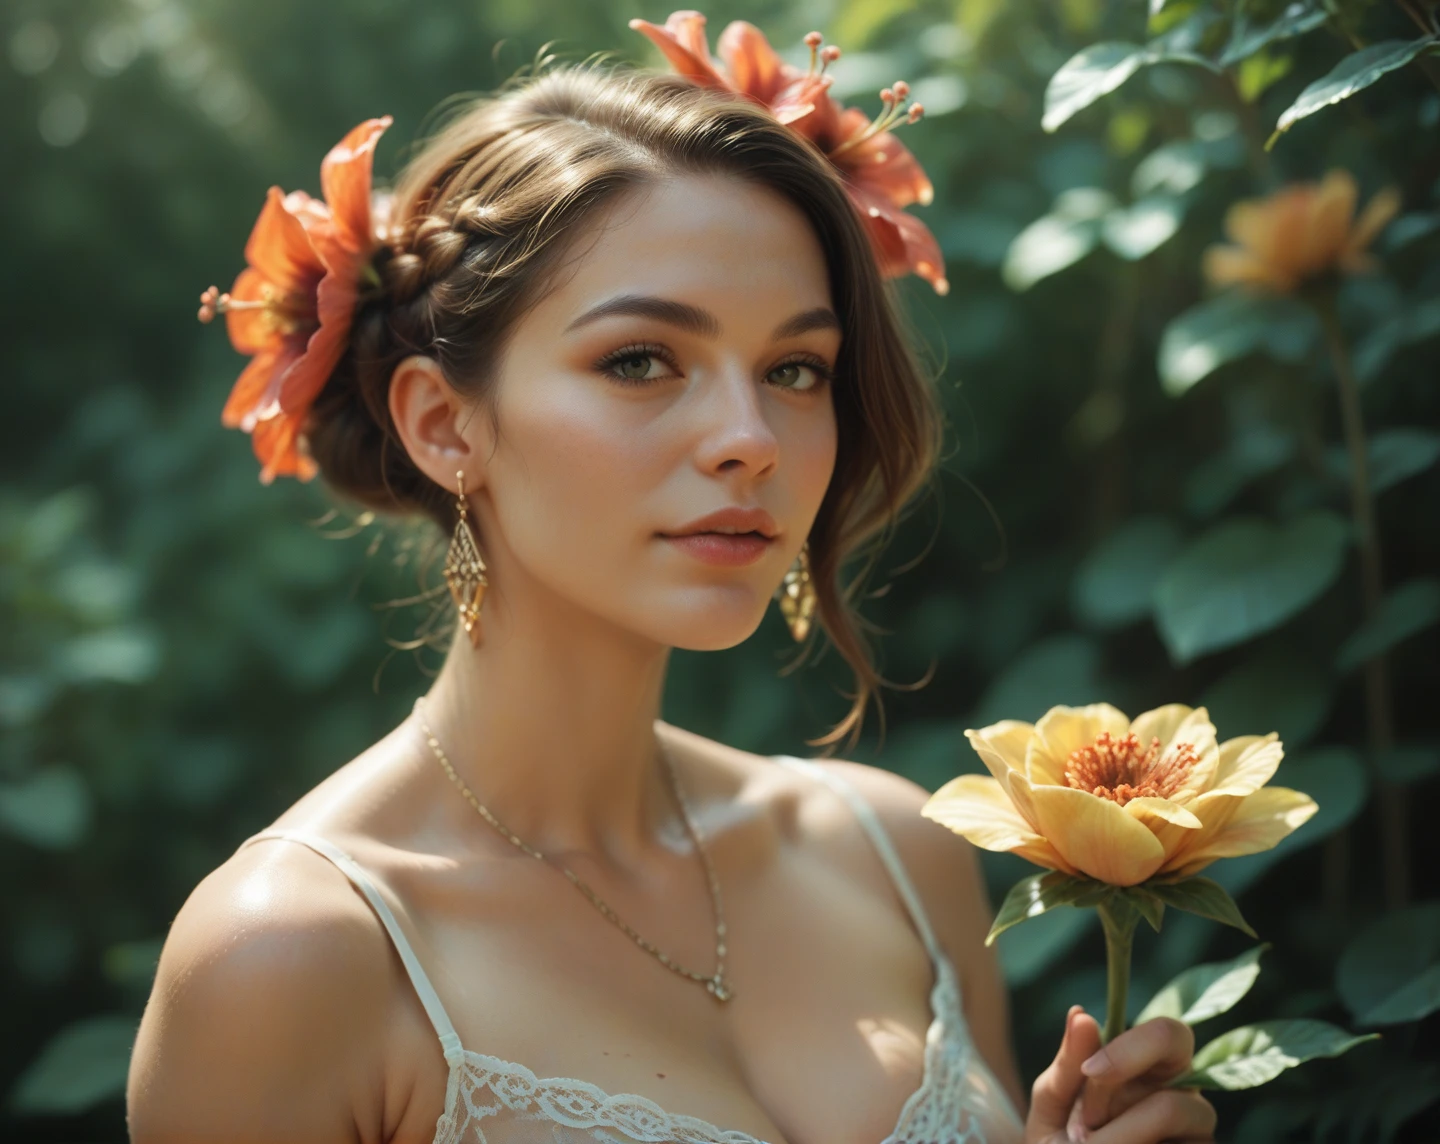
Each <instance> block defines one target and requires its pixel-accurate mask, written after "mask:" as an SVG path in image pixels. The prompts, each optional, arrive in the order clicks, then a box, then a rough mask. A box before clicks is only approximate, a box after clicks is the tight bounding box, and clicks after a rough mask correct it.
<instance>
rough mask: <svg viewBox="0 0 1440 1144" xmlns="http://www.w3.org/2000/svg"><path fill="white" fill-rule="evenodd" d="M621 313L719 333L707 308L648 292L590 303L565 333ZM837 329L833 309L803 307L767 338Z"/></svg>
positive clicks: (703, 334)
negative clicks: (806, 308) (592, 304)
mask: <svg viewBox="0 0 1440 1144" xmlns="http://www.w3.org/2000/svg"><path fill="white" fill-rule="evenodd" d="M621 316H623V317H636V318H654V319H655V320H656V321H658V322H665V323H666V324H667V325H671V326H675V327H677V328H679V329H681V330H684V331H685V332H686V333H691V334H698V335H700V336H701V337H705V338H718V337H719V336H720V319H718V318H717V317H715V315H714V314H712V313H710V311H709V310H703V309H701V308H700V307H699V306H692V305H690V304H689V303H688V302H676V301H673V300H671V299H669V298H657V297H655V296H654V295H650V294H621V295H619V296H618V297H615V298H609V299H607V300H606V301H604V302H601V303H600V304H599V305H598V306H592V307H591V308H590V309H588V310H586V311H585V312H584V313H583V314H581V315H580V316H579V317H578V318H576V319H575V320H574V321H573V322H571V323H570V324H569V325H568V326H566V327H565V332H566V333H567V334H568V333H569V332H570V331H571V330H575V329H579V328H580V327H581V326H588V325H589V324H590V323H591V322H598V321H600V320H601V319H602V318H614V317H621ZM839 328H840V319H839V318H838V317H837V316H836V314H835V311H834V310H832V309H830V307H828V306H816V307H815V308H814V309H811V310H804V311H802V312H801V313H799V314H796V315H795V316H794V317H791V318H787V319H786V320H785V321H783V322H781V323H780V324H779V325H778V326H776V327H775V331H774V332H773V333H772V334H771V335H770V338H771V340H772V341H779V340H780V339H782V338H793V337H796V336H798V335H799V334H804V333H809V332H810V331H811V330H838V329H839Z"/></svg>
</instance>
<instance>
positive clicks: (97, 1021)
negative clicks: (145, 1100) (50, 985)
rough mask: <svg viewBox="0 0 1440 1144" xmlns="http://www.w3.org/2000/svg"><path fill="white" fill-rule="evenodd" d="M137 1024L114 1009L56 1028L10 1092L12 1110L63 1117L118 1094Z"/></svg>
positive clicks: (119, 1094) (121, 1093)
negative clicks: (98, 1015) (52, 1035)
mask: <svg viewBox="0 0 1440 1144" xmlns="http://www.w3.org/2000/svg"><path fill="white" fill-rule="evenodd" d="M137 1024H138V1022H137V1021H136V1020H135V1018H133V1017H130V1016H127V1015H125V1014H121V1013H113V1014H107V1015H105V1016H100V1017H87V1018H86V1019H85V1020H83V1021H76V1022H75V1023H74V1024H71V1025H67V1026H66V1027H65V1028H63V1029H61V1030H60V1032H59V1033H57V1034H55V1036H54V1037H52V1038H51V1039H50V1041H49V1043H48V1044H46V1046H45V1048H44V1049H43V1050H42V1051H41V1053H40V1055H39V1056H38V1057H37V1058H36V1059H35V1060H34V1061H33V1062H32V1063H31V1065H30V1067H29V1068H27V1069H26V1070H25V1071H24V1072H23V1073H22V1074H21V1076H20V1079H19V1080H18V1081H17V1082H16V1084H15V1087H14V1088H13V1089H12V1090H11V1093H10V1108H11V1110H12V1111H14V1112H18V1113H22V1114H25V1115H31V1116H33V1115H37V1114H40V1115H47V1114H48V1115H52V1116H53V1115H62V1116H67V1115H74V1114H75V1113H78V1112H84V1111H85V1110H86V1109H89V1108H92V1107H94V1106H95V1105H97V1104H99V1103H100V1102H101V1101H102V1100H111V1099H118V1098H119V1097H121V1096H123V1095H124V1092H125V1077H126V1074H127V1072H128V1071H129V1068H130V1046H131V1045H132V1044H133V1043H134V1041H135V1028H136V1025H137Z"/></svg>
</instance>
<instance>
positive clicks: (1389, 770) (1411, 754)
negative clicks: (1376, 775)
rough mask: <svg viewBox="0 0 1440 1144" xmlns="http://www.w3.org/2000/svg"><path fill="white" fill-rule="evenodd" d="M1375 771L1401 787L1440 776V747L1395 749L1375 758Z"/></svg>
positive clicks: (1411, 746)
mask: <svg viewBox="0 0 1440 1144" xmlns="http://www.w3.org/2000/svg"><path fill="white" fill-rule="evenodd" d="M1375 769H1376V770H1377V771H1379V772H1380V777H1381V778H1383V779H1384V780H1385V781H1386V782H1392V783H1395V784H1397V785H1399V786H1405V785H1407V784H1409V783H1418V782H1421V781H1423V780H1424V779H1428V778H1429V777H1430V776H1431V775H1435V774H1440V747H1434V746H1429V747H1423V746H1417V745H1410V746H1404V747H1395V748H1393V749H1391V750H1389V751H1385V752H1382V753H1381V754H1379V755H1377V756H1376V757H1375Z"/></svg>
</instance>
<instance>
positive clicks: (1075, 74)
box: [1040, 41, 1214, 131]
mask: <svg viewBox="0 0 1440 1144" xmlns="http://www.w3.org/2000/svg"><path fill="white" fill-rule="evenodd" d="M1158 63H1186V64H1199V65H1201V66H1202V67H1213V66H1214V65H1212V64H1211V63H1210V61H1209V60H1207V59H1205V58H1204V57H1203V56H1198V55H1195V54H1193V53H1191V52H1189V51H1180V50H1173V49H1169V48H1167V46H1165V45H1160V46H1156V45H1141V44H1129V43H1124V42H1119V41H1111V42H1107V43H1102V44H1091V45H1090V46H1089V47H1088V48H1084V49H1082V50H1081V51H1079V52H1077V53H1076V54H1075V55H1074V56H1072V57H1071V58H1070V59H1069V60H1067V61H1066V62H1065V63H1064V64H1062V65H1061V67H1060V70H1059V71H1057V72H1056V73H1055V74H1054V75H1053V76H1051V77H1050V83H1049V85H1048V86H1047V87H1046V88H1045V114H1044V116H1043V117H1042V118H1041V120H1040V126H1041V127H1043V128H1044V129H1045V130H1046V131H1054V130H1055V129H1056V128H1058V127H1059V126H1060V125H1061V124H1062V123H1064V122H1065V121H1066V120H1067V119H1069V118H1070V117H1071V116H1072V115H1074V114H1076V113H1077V112H1079V111H1083V110H1084V109H1085V108H1087V107H1089V106H1090V105H1091V104H1092V103H1094V102H1095V101H1096V100H1097V99H1099V98H1100V97H1101V96H1102V95H1108V94H1109V93H1110V92H1112V91H1114V90H1115V89H1116V88H1117V87H1119V86H1120V85H1121V84H1122V83H1124V82H1125V81H1126V80H1127V79H1129V78H1130V77H1131V76H1132V75H1134V74H1135V73H1136V72H1137V71H1139V70H1140V69H1141V68H1142V67H1147V66H1149V65H1151V64H1158Z"/></svg>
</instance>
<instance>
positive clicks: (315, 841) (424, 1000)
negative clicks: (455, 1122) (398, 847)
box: [237, 830, 464, 1064]
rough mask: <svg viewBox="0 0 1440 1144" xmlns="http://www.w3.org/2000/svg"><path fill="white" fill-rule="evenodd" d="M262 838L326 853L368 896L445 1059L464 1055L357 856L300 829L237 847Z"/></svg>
mask: <svg viewBox="0 0 1440 1144" xmlns="http://www.w3.org/2000/svg"><path fill="white" fill-rule="evenodd" d="M262 838H284V839H288V840H289V841H291V842H299V843H300V844H301V845H302V846H308V847H310V849H311V850H314V851H315V852H316V853H317V854H323V855H324V856H325V857H326V858H328V859H330V861H331V862H333V863H334V864H335V865H336V866H338V867H339V868H340V870H341V872H342V873H344V875H345V876H346V877H347V878H349V879H350V881H351V882H353V883H354V885H355V888H356V889H357V890H359V891H360V892H361V893H362V894H364V895H365V900H366V901H367V902H369V903H370V906H371V908H372V909H373V910H374V911H375V913H376V915H377V916H378V917H379V918H380V922H381V924H382V925H384V927H385V932H386V933H388V934H389V935H390V940H391V941H392V942H394V943H395V950H396V952H398V953H399V954H400V960H401V961H402V962H404V963H405V972H406V973H408V974H409V975H410V984H411V985H413V986H414V987H415V992H416V993H417V994H418V995H419V997H420V1004H422V1005H424V1006H425V1012H426V1014H427V1015H428V1016H429V1018H430V1024H432V1025H434V1026H435V1032H436V1033H437V1034H438V1035H439V1037H440V1048H441V1049H443V1050H444V1052H445V1060H446V1061H447V1062H449V1063H451V1064H453V1063H454V1062H455V1060H456V1059H458V1058H460V1057H461V1056H463V1055H464V1050H463V1049H462V1048H461V1046H460V1035H459V1034H458V1033H456V1032H455V1026H454V1025H453V1024H451V1022H450V1015H449V1014H448V1013H446V1012H445V1006H444V1005H442V1004H441V1003H440V995H439V994H438V993H436V992H435V987H434V986H433V985H431V984H430V978H429V976H428V975H427V974H426V973H425V968H424V966H422V965H421V964H420V959H419V958H418V957H416V956H415V950H414V949H412V948H411V946H410V941H409V939H408V938H407V937H406V936H405V931H404V930H402V929H401V928H400V922H399V921H398V920H397V919H396V917H395V914H394V912H393V911H392V910H391V909H390V906H389V904H388V903H387V902H386V901H385V899H384V898H382V897H381V896H380V891H379V890H378V889H377V888H376V886H375V883H374V881H372V880H371V878H370V875H369V874H367V873H365V871H364V869H363V868H362V867H361V866H360V864H359V863H358V862H356V861H355V859H353V858H351V857H350V855H348V854H346V853H345V851H343V850H341V849H340V847H338V846H336V845H335V844H334V843H333V842H330V841H328V840H327V839H324V838H321V837H320V836H319V835H318V834H306V833H303V832H301V831H298V830H262V831H261V832H260V833H259V834H255V835H252V836H251V837H249V838H247V839H245V841H244V842H242V843H240V846H239V847H238V848H237V849H244V848H245V847H246V846H249V845H250V843H252V842H258V841H259V840H260V839H262Z"/></svg>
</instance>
